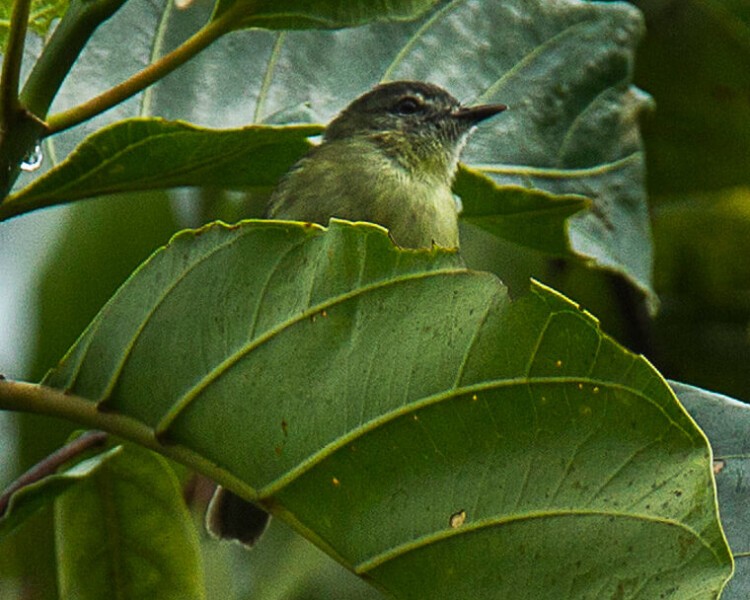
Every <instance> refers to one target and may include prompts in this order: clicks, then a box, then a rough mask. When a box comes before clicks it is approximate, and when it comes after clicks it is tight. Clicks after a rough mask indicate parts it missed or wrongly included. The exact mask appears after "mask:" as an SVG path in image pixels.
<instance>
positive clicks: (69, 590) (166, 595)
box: [55, 446, 205, 600]
mask: <svg viewBox="0 0 750 600" xmlns="http://www.w3.org/2000/svg"><path fill="white" fill-rule="evenodd" d="M124 450H125V451H124V452H122V453H120V454H118V455H117V456H115V457H113V458H112V459H111V460H109V461H108V462H107V463H106V464H105V465H103V466H102V467H101V468H100V469H99V470H98V471H97V472H96V474H94V475H93V476H91V477H89V478H87V479H86V480H84V481H83V482H81V484H80V485H78V486H76V487H75V488H73V489H71V490H69V491H68V493H67V494H65V495H64V496H62V497H60V498H58V499H57V500H56V501H55V531H56V538H57V550H58V563H59V564H58V569H59V579H60V597H61V598H62V599H63V600H68V599H73V598H75V599H76V600H88V599H91V600H98V599H100V598H112V597H116V598H127V599H128V600H139V599H143V600H152V599H154V598H158V599H159V600H170V599H174V600H192V599H196V600H202V599H203V598H204V597H205V593H204V589H203V580H202V569H201V563H200V554H199V549H198V537H197V535H196V531H195V527H194V526H193V522H192V519H191V518H190V514H189V512H188V510H187V507H186V506H185V503H184V501H183V499H182V493H181V490H180V485H179V482H178V481H177V478H176V477H175V475H174V472H173V471H172V469H171V468H170V467H169V465H168V464H167V463H166V461H165V460H164V459H163V458H162V457H160V456H158V455H156V454H154V453H152V452H149V451H148V450H144V449H142V448H138V447H134V446H129V447H126V448H125V449H124Z"/></svg>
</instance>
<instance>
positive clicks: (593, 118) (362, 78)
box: [27, 0, 652, 293]
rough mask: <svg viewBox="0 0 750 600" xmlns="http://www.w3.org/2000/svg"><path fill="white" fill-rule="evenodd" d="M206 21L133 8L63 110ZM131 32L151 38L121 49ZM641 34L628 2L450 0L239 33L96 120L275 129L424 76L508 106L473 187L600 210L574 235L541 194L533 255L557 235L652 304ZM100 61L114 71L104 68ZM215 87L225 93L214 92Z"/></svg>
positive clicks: (486, 130) (483, 149) (488, 195)
mask: <svg viewBox="0 0 750 600" xmlns="http://www.w3.org/2000/svg"><path fill="white" fill-rule="evenodd" d="M170 6H171V5H170ZM203 17H204V15H203V13H201V7H200V6H193V5H191V6H190V7H189V9H187V10H185V11H177V12H174V11H172V10H171V9H170V8H169V7H167V8H164V9H161V10H160V9H158V8H157V7H154V6H151V5H149V6H147V7H144V6H140V5H137V4H133V5H132V6H131V5H130V3H129V4H128V5H126V6H125V7H124V8H123V9H122V10H121V11H120V12H119V13H118V14H117V15H115V17H113V19H112V20H111V22H108V23H106V24H104V25H103V26H102V28H101V31H99V32H98V33H97V34H96V35H95V36H94V38H93V40H92V44H91V47H92V48H98V49H99V52H98V53H84V55H83V56H82V57H81V59H80V61H79V62H78V64H77V65H76V68H75V69H74V71H73V72H72V74H71V77H70V78H69V81H68V82H67V83H66V85H65V86H63V89H62V90H61V93H60V94H59V96H58V100H57V104H56V106H55V108H56V109H65V108H70V107H72V106H74V105H75V104H77V103H79V102H80V101H81V98H85V97H88V96H90V95H92V94H93V93H95V92H99V91H101V90H102V89H106V86H107V85H112V84H114V83H117V82H119V81H120V80H121V79H123V78H124V77H125V76H127V75H129V74H131V73H132V72H133V71H134V70H135V69H136V68H138V67H139V66H141V64H142V62H143V61H144V60H145V61H153V60H156V59H157V58H158V57H159V56H160V55H161V54H162V53H165V52H167V51H168V50H170V49H171V48H173V47H174V46H175V45H176V44H178V43H179V41H181V40H183V39H185V37H186V36H187V35H188V34H189V33H191V32H192V31H194V30H195V29H196V28H197V27H198V26H199V24H200V23H201V19H202V18H203ZM133 28H137V29H138V30H139V31H140V30H144V31H146V32H149V33H150V35H144V36H139V38H138V39H137V40H133V39H131V38H130V37H128V39H127V40H124V39H122V35H123V34H122V32H124V31H131V30H132V29H133ZM641 30H642V23H641V18H640V14H639V12H638V11H637V10H636V9H634V8H632V7H629V6H628V5H625V4H622V3H589V2H579V1H576V0H567V1H566V2H558V3H549V2H543V1H542V0H533V1H530V0H523V1H522V0H513V1H510V2H503V3H499V2H495V1H488V0H468V1H463V0H453V1H452V2H447V1H444V2H442V3H440V5H439V6H438V7H436V8H435V9H434V10H433V11H431V12H430V13H429V14H428V15H426V16H425V17H424V18H423V19H422V20H421V21H417V22H409V23H387V24H372V25H368V26H366V27H362V28H358V29H349V30H340V31H291V32H283V33H278V34H277V33H272V32H268V31H262V30H252V31H242V32H236V33H235V34H233V35H232V36H229V37H227V39H222V40H219V42H217V43H216V44H215V45H214V46H212V47H211V48H210V49H209V50H208V51H206V53H204V54H203V55H201V56H199V57H197V59H195V60H193V61H190V63H189V64H188V65H186V66H185V67H183V68H182V69H181V70H180V71H178V72H177V73H175V74H173V75H171V76H170V77H168V78H166V79H165V80H163V81H161V82H159V83H158V84H157V85H155V86H153V87H152V88H150V89H149V90H148V91H147V92H146V93H144V94H142V95H141V96H139V97H138V98H136V99H133V100H131V101H129V102H128V103H126V104H124V105H122V106H120V107H119V108H118V110H117V111H116V112H114V114H113V115H112V117H109V115H105V116H104V117H103V118H102V120H104V119H114V118H122V117H124V116H147V115H159V116H162V117H165V118H168V119H182V120H187V121H190V122H194V123H200V124H204V125H211V126H221V127H225V126H237V125H239V124H243V123H246V122H248V121H253V122H263V121H265V120H266V119H269V118H272V117H273V122H274V123H283V122H284V121H285V120H286V121H288V120H290V119H291V120H294V121H298V120H299V119H300V118H305V119H307V120H309V121H310V122H316V123H325V122H327V121H328V120H329V119H330V118H331V117H332V116H333V115H335V114H336V113H337V112H338V111H339V110H341V109H342V108H343V107H344V106H345V105H346V104H348V103H349V102H350V101H351V100H352V99H353V98H354V97H355V96H357V95H358V94H360V93H362V92H364V91H366V90H367V89H368V88H370V87H371V86H372V85H374V84H375V83H377V82H378V81H381V80H392V79H399V78H413V79H425V80H431V81H433V82H435V83H438V84H441V85H443V86H444V87H446V88H447V89H448V90H449V91H451V92H452V93H454V94H455V95H457V96H459V97H461V98H462V99H464V100H467V101H500V102H505V103H507V104H509V105H510V107H511V110H509V111H508V112H507V113H506V114H504V115H502V116H501V117H498V118H497V119H494V120H493V121H492V122H488V123H485V124H483V125H482V126H481V127H480V129H479V131H477V132H476V134H475V135H474V137H473V138H472V140H471V141H470V143H469V145H468V147H467V148H466V151H465V153H464V161H465V162H466V163H467V164H468V165H469V166H470V167H472V169H474V170H476V171H478V175H477V176H479V175H481V176H482V177H483V178H485V179H486V178H490V179H492V181H493V182H494V184H495V186H500V187H504V186H509V185H510V186H521V187H528V188H532V192H533V191H538V190H541V191H543V192H549V193H552V194H555V195H569V194H574V195H582V196H586V197H588V198H590V199H591V201H592V206H591V209H590V210H588V211H585V212H583V213H581V214H579V215H576V216H575V217H573V218H572V220H571V222H570V225H569V226H568V225H566V217H567V216H568V214H569V213H568V212H567V211H562V212H561V211H560V210H559V208H560V204H557V205H555V206H550V207H549V211H537V210H532V209H535V208H538V206H537V205H536V204H535V203H536V201H537V200H538V198H535V197H530V198H529V199H528V200H529V206H528V208H527V210H526V212H525V215H524V219H523V221H520V225H521V227H522V228H523V229H524V230H525V231H527V232H530V235H531V237H528V238H527V236H523V239H528V241H527V242H526V243H528V244H529V245H531V246H532V247H534V248H540V247H544V246H545V244H546V245H547V246H549V245H550V242H549V237H550V236H549V235H547V234H548V232H549V231H550V223H552V224H553V225H554V226H555V228H556V229H555V231H554V234H553V236H552V237H553V239H555V240H556V242H555V244H554V246H555V248H556V251H557V252H559V251H560V246H561V244H560V243H558V242H559V239H560V238H563V239H564V240H565V243H564V244H562V250H567V249H568V248H570V249H571V250H572V252H573V253H574V254H576V255H578V256H581V257H584V258H586V259H591V260H592V263H593V264H596V265H599V266H600V267H602V268H606V269H611V270H614V271H616V272H619V273H622V274H624V275H625V276H626V277H628V278H629V279H630V280H631V281H632V282H633V283H634V284H635V285H636V286H637V287H638V288H640V289H641V290H644V291H646V292H649V293H650V292H651V266H652V258H651V237H650V229H649V222H648V214H647V209H646V199H645V194H644V189H643V178H644V168H643V166H644V162H643V154H642V147H641V142H640V136H639V132H638V123H637V120H638V116H639V114H640V112H641V110H642V109H643V107H644V106H645V105H646V104H647V97H646V96H645V95H644V94H643V93H641V92H640V91H638V90H637V89H635V88H633V87H632V86H631V85H630V81H631V76H632V66H633V53H634V47H635V45H636V44H637V42H638V40H639V38H640V35H641ZM157 33H158V35H157ZM123 49H126V50H123ZM101 53H105V54H107V55H109V56H111V57H112V60H111V61H110V62H107V61H102V59H101ZM249 57H252V60H251V59H250V58H249ZM478 57H481V60H479V58H478ZM217 66H219V67H220V68H217ZM206 89H212V90H217V93H215V94H213V95H211V96H207V95H206ZM300 107H303V108H302V109H301V108H300ZM305 107H307V108H305ZM280 115H281V116H280ZM283 115H293V116H289V117H287V118H286V119H285V118H283ZM100 125H101V121H99V122H94V123H88V124H86V125H84V126H83V127H80V128H76V130H74V131H71V132H66V133H65V134H63V135H61V136H56V137H55V138H54V139H53V140H52V141H50V142H49V143H50V144H51V148H48V149H47V151H48V153H52V154H54V155H57V156H59V157H62V156H65V155H67V154H68V153H69V152H70V151H71V150H72V149H73V147H74V146H75V144H76V143H78V142H79V141H80V140H81V139H83V137H84V135H85V134H87V133H90V132H92V131H94V130H95V128H96V127H98V126H100ZM217 160H220V159H217ZM33 176H34V175H32V176H31V177H33ZM27 181H28V179H27ZM463 181H466V178H464V179H463ZM468 187H470V188H472V189H474V190H484V192H485V195H483V196H481V198H480V200H481V201H482V202H484V203H486V204H488V205H493V204H494V203H496V202H497V198H498V195H497V193H496V190H493V189H492V187H490V186H487V185H484V184H483V183H482V182H479V183H474V184H471V185H469V186H468ZM517 237H518V236H517ZM516 241H518V239H516Z"/></svg>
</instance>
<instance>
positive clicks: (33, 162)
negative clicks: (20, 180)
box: [21, 144, 44, 171]
mask: <svg viewBox="0 0 750 600" xmlns="http://www.w3.org/2000/svg"><path fill="white" fill-rule="evenodd" d="M43 161H44V154H42V146H41V145H40V144H37V145H36V146H34V149H33V150H32V151H31V152H29V153H28V154H27V155H26V156H25V157H24V159H23V161H22V162H21V170H22V171H36V170H37V169H38V168H39V167H41V166H42V162H43Z"/></svg>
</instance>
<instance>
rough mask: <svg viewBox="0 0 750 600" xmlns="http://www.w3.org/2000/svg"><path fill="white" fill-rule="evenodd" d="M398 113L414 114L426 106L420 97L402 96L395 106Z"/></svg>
mask: <svg viewBox="0 0 750 600" xmlns="http://www.w3.org/2000/svg"><path fill="white" fill-rule="evenodd" d="M394 108H395V111H394V112H396V114H399V115H413V114H414V113H417V112H419V111H421V110H422V109H423V108H424V104H423V103H422V100H421V99H420V98H416V97H414V96H406V97H405V98H401V100H399V101H398V103H397V104H396V106H395V107H394Z"/></svg>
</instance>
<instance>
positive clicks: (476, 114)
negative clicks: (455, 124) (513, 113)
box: [451, 104, 508, 125]
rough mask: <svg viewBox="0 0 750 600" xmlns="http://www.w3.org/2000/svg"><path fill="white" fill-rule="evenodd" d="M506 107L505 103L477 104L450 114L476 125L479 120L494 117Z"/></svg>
mask: <svg viewBox="0 0 750 600" xmlns="http://www.w3.org/2000/svg"><path fill="white" fill-rule="evenodd" d="M507 108H508V107H507V106H506V105H505V104H480V105H478V106H466V107H461V108H459V109H457V110H454V111H453V112H452V113H451V114H452V115H453V117H455V118H456V119H459V120H461V121H465V122H466V123H470V124H471V125H476V124H477V123H479V122H480V121H484V120H485V119H489V118H490V117H494V116H495V115H496V114H498V113H501V112H503V111H504V110H506V109H507Z"/></svg>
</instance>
